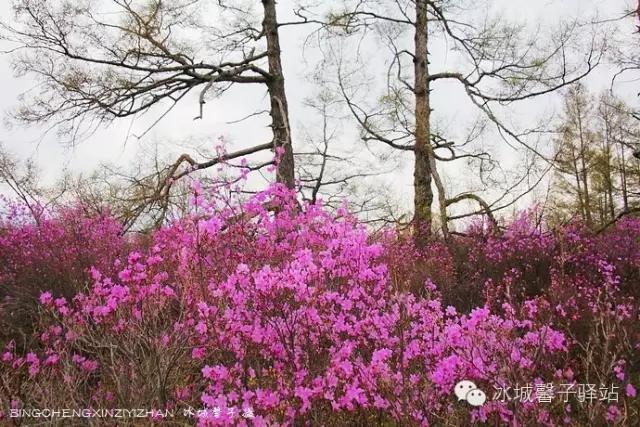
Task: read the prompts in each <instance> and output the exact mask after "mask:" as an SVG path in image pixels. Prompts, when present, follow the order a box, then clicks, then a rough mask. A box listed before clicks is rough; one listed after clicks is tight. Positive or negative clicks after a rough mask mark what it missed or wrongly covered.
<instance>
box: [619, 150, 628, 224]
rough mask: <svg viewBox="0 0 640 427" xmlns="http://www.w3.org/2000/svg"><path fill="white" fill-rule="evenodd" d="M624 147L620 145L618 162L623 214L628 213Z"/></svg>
mask: <svg viewBox="0 0 640 427" xmlns="http://www.w3.org/2000/svg"><path fill="white" fill-rule="evenodd" d="M625 154H626V153H625V150H624V145H622V144H620V154H619V156H620V158H619V160H618V162H619V164H620V182H621V187H622V209H623V210H624V212H628V211H629V192H628V190H627V165H626V159H625Z"/></svg>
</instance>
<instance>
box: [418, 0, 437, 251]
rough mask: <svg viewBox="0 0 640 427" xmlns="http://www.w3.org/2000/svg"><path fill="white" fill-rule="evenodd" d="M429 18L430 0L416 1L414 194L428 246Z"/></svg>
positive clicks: (420, 228) (423, 239)
mask: <svg viewBox="0 0 640 427" xmlns="http://www.w3.org/2000/svg"><path fill="white" fill-rule="evenodd" d="M427 37H428V18H427V1H426V0H418V1H417V2H416V26H415V36H414V41H415V52H414V55H415V56H414V59H413V62H414V93H415V120H416V129H415V149H414V154H415V166H414V171H413V189H414V191H415V196H414V199H413V201H414V217H413V227H414V240H415V242H416V243H417V244H418V245H424V244H425V243H426V242H427V241H428V239H429V237H430V236H431V223H432V216H431V205H432V204H433V190H432V188H431V165H430V162H429V150H430V148H431V146H430V144H431V142H430V138H429V135H430V133H431V130H430V115H431V107H430V105H429V81H428V79H427V76H428V72H429V68H428V67H429V58H428V57H427V56H428V51H427Z"/></svg>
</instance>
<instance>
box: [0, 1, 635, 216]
mask: <svg viewBox="0 0 640 427" xmlns="http://www.w3.org/2000/svg"><path fill="white" fill-rule="evenodd" d="M336 3H339V2H336ZM480 3H482V2H480ZM490 3H492V4H493V8H492V9H491V10H492V12H489V13H493V12H497V11H499V12H500V13H502V14H504V15H505V16H506V17H507V18H509V19H512V20H514V21H517V22H528V23H530V24H537V23H539V24H542V25H550V24H553V23H554V22H556V21H559V20H562V19H571V18H574V17H583V18H585V19H586V18H587V17H592V16H598V18H600V19H606V18H610V17H614V16H618V15H620V14H622V13H623V11H624V10H627V9H628V8H629V7H630V5H631V3H632V1H631V0H604V1H603V0H496V1H491V2H490ZM292 5H293V0H282V1H281V2H279V3H278V13H279V17H280V19H281V20H290V19H294V18H293V17H292V15H291V10H292ZM0 16H2V17H4V18H3V19H4V20H5V21H9V22H10V21H11V11H10V6H9V2H8V1H3V2H2V3H1V4H0ZM306 31H307V30H306V29H305V28H304V27H300V26H292V27H285V28H283V29H282V30H281V34H280V37H281V44H282V55H283V68H284V72H285V78H286V89H287V96H288V98H289V103H290V115H291V118H290V120H291V124H292V132H293V138H294V144H295V140H296V138H298V139H302V138H304V137H305V136H306V135H314V134H317V128H318V126H319V121H318V117H317V115H316V114H315V113H314V112H313V111H312V110H310V109H308V108H305V107H304V105H305V99H307V98H309V97H313V96H314V94H316V93H317V90H318V88H317V87H315V86H314V85H313V84H311V83H310V78H309V76H310V73H312V72H313V71H314V70H315V69H316V67H317V65H318V54H317V52H314V51H313V50H310V49H306V50H304V51H303V49H302V43H303V40H304V37H305V35H306ZM630 36H632V35H630ZM377 48H378V47H377V46H374V45H373V44H372V45H370V46H369V49H370V52H371V55H372V56H373V57H374V60H377V58H375V56H376V55H377V52H379V51H378V50H377ZM440 49H441V50H440V51H439V52H435V53H434V54H433V55H432V61H433V65H432V67H433V68H436V69H437V68H443V69H446V68H447V67H450V66H451V65H454V66H455V64H452V58H453V55H448V52H447V48H446V46H445V47H444V48H440ZM379 60H380V61H384V58H382V57H381V58H379ZM614 72H615V69H614V68H613V67H612V66H610V65H607V64H604V65H603V66H602V67H601V68H600V69H599V70H597V71H596V72H594V73H593V74H592V75H591V76H589V77H588V79H587V80H586V84H587V85H588V86H589V87H590V88H592V89H593V90H596V91H599V90H603V89H606V88H608V87H609V86H610V84H611V78H612V75H613V73H614ZM366 73H367V75H371V76H372V78H374V79H375V78H381V76H380V75H377V74H376V70H375V69H370V70H367V71H366ZM378 74H379V73H378ZM0 81H1V82H2V88H3V96H2V98H1V99H0V111H2V114H3V116H4V117H3V118H4V120H3V122H2V124H1V127H0V142H1V143H2V144H3V145H4V147H5V149H8V150H9V151H10V152H11V153H13V154H14V155H16V156H17V157H19V158H20V159H27V158H30V159H33V160H34V161H35V162H36V163H37V164H38V165H39V167H40V170H41V177H42V181H43V184H45V185H46V184H50V183H53V182H55V181H56V180H57V179H58V178H60V176H61V175H62V174H63V173H64V172H65V171H67V172H71V173H85V174H88V173H91V172H92V171H93V170H95V168H96V167H98V165H99V164H100V163H110V164H114V165H118V166H122V167H127V165H130V164H133V163H135V162H138V161H139V158H140V156H142V157H144V156H145V154H144V153H148V152H152V151H154V150H156V149H157V150H158V152H160V153H161V155H162V156H164V157H165V158H166V159H167V160H170V159H173V158H176V157H177V155H178V154H180V153H182V152H192V151H193V147H192V145H193V144H196V145H199V146H200V147H204V148H205V149H207V147H210V148H211V149H213V147H214V146H215V145H216V144H217V141H218V138H220V137H222V138H224V139H225V141H227V142H228V144H229V149H230V150H233V149H238V148H242V147H246V146H250V145H255V144H259V143H263V142H267V141H268V140H269V139H270V132H269V129H268V127H267V124H268V120H267V119H268V116H262V117H259V118H257V119H255V120H252V121H249V122H244V123H241V124H229V122H232V121H236V120H238V119H240V118H242V117H245V116H247V115H248V114H251V113H252V112H253V111H255V110H256V109H260V107H259V105H265V106H266V102H267V98H266V96H265V95H266V94H265V92H264V90H263V89H262V88H258V89H256V88H255V87H251V88H250V87H246V86H244V87H243V86H237V87H234V88H233V89H231V90H230V91H229V92H228V93H226V94H225V95H224V96H223V97H222V98H221V99H217V100H212V101H209V102H207V104H206V105H205V114H204V117H203V119H202V120H197V121H195V120H193V118H194V117H195V116H196V115H197V114H198V108H199V107H198V101H197V97H196V96H193V97H191V98H186V99H184V100H183V101H182V102H181V103H180V104H179V105H178V106H177V107H176V108H175V109H174V110H173V111H172V112H171V113H170V114H169V115H168V116H167V117H165V118H164V119H163V120H162V121H160V122H159V123H158V124H157V125H156V126H155V127H154V128H153V129H151V130H150V131H149V132H148V133H146V134H145V135H144V137H142V138H140V139H139V138H137V137H136V135H139V134H140V133H142V132H144V131H145V129H147V128H148V125H149V123H150V120H151V118H150V117H136V118H134V119H129V118H128V119H121V120H118V121H115V122H114V123H113V124H111V125H109V126H107V127H105V128H101V129H99V130H98V131H97V132H96V133H95V134H93V135H92V136H91V138H90V139H88V140H86V141H83V142H81V143H79V144H77V145H75V146H73V147H70V146H67V145H63V144H61V143H60V142H59V140H58V138H57V135H56V133H55V130H54V131H51V132H48V133H45V128H42V127H30V128H25V127H23V126H22V125H19V124H16V123H12V122H11V120H10V119H9V112H10V111H11V110H12V109H13V108H15V107H16V105H17V104H18V101H19V97H20V95H21V93H23V92H25V91H28V90H30V89H31V88H32V87H33V86H34V81H33V79H32V78H31V77H30V76H15V75H14V73H13V71H12V69H11V56H10V55H6V54H5V55H0ZM615 90H616V94H617V95H619V96H622V97H623V98H626V99H627V100H628V101H629V102H630V103H632V104H633V103H635V104H637V101H636V99H635V93H637V92H638V89H637V86H634V84H633V82H630V83H627V84H624V83H619V84H618V85H617V86H616V87H615ZM433 97H434V101H433V102H434V105H435V108H436V110H437V115H438V120H439V123H440V124H441V125H443V126H446V127H455V126H456V125H457V124H458V123H460V122H461V121H462V119H464V118H466V117H468V116H469V115H470V114H471V113H472V112H471V110H469V109H468V106H465V102H464V99H463V98H464V95H463V94H462V93H461V92H460V91H459V90H458V89H456V88H455V87H454V86H451V85H448V84H445V85H442V86H438V87H437V88H436V90H435V91H434V95H433ZM559 99H560V98H559V95H553V96H548V97H545V98H543V99H538V100H535V101H532V102H528V103H526V104H525V105H523V106H521V107H519V108H518V109H517V110H515V111H514V112H513V113H512V114H513V118H514V120H520V119H521V121H522V123H525V122H527V121H529V120H535V119H536V118H538V117H542V116H543V115H545V114H549V113H553V112H554V111H556V112H557V109H558V106H559V105H560V104H559ZM247 100H251V102H247ZM635 104H634V105H635ZM152 113H156V114H157V111H156V112H152ZM342 130H343V131H342V132H341V134H340V138H341V140H340V145H341V146H344V147H350V149H352V151H354V150H355V151H356V152H358V151H362V152H363V153H364V150H362V147H361V145H358V144H362V143H361V141H359V140H358V138H357V130H356V129H355V127H353V126H352V125H351V124H347V125H343V127H342ZM500 150H501V151H500ZM499 151H500V156H501V157H503V156H504V160H505V161H508V160H509V158H510V157H509V156H515V154H509V150H508V149H504V148H500V149H499ZM365 155H366V154H363V156H365ZM411 166H412V162H411V157H410V156H407V155H405V156H404V157H402V158H400V159H399V160H398V161H397V163H394V164H393V166H392V169H393V170H392V171H391V172H390V173H389V174H387V175H385V177H384V178H382V179H383V181H384V182H386V183H390V185H392V186H394V188H395V190H396V191H394V193H395V195H396V197H398V199H399V200H403V201H404V202H405V203H406V206H407V208H408V206H410V203H407V201H410V200H411V195H412V188H411V184H412V183H411V177H412V169H411ZM387 169H388V168H387ZM444 175H445V182H446V184H447V187H448V189H450V191H451V192H455V191H460V190H458V187H460V185H459V184H460V183H461V182H464V181H465V179H466V177H467V176H468V174H467V173H466V172H465V171H464V170H463V169H462V168H461V167H459V166H455V167H450V166H447V167H446V168H445V171H444ZM530 202H531V200H529V201H528V202H527V203H530Z"/></svg>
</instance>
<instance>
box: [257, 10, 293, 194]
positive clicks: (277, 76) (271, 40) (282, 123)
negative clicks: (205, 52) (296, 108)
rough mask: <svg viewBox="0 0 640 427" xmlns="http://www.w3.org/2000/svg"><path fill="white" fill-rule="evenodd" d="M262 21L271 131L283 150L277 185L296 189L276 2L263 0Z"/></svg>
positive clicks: (277, 145)
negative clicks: (267, 69) (267, 65)
mask: <svg viewBox="0 0 640 427" xmlns="http://www.w3.org/2000/svg"><path fill="white" fill-rule="evenodd" d="M262 6H263V8H264V20H263V22H262V29H263V31H264V33H265V35H266V38H267V57H268V60H269V74H270V77H269V80H268V82H267V89H268V91H269V98H270V100H271V113H270V114H271V128H272V130H273V140H274V146H275V147H276V149H278V148H279V149H280V150H282V155H281V157H280V161H279V163H278V167H277V171H276V176H277V178H276V179H277V182H280V183H282V184H285V185H286V186H287V187H289V188H293V187H294V185H295V173H294V160H293V147H292V144H291V127H290V126H289V106H288V103H287V96H286V93H285V89H284V74H283V73H282V62H281V58H280V38H279V36H278V19H277V15H276V2H275V0H262Z"/></svg>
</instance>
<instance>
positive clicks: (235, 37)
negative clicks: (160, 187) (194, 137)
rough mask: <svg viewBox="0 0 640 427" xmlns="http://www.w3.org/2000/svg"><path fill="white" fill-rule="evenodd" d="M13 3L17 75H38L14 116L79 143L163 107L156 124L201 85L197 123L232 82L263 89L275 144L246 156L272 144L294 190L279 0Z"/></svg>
mask: <svg viewBox="0 0 640 427" xmlns="http://www.w3.org/2000/svg"><path fill="white" fill-rule="evenodd" d="M258 4H260V6H261V11H256V10H255V9H256V7H255V6H257V5H258ZM13 9H14V12H15V19H14V20H12V21H9V22H5V23H3V24H2V29H3V32H2V38H3V39H4V41H5V42H7V43H8V44H9V46H10V48H9V50H10V52H11V53H12V55H13V65H14V68H15V70H16V72H17V73H18V75H30V76H32V77H35V78H36V79H37V85H36V86H35V88H34V89H32V90H30V91H28V92H27V93H25V94H24V96H23V102H22V105H21V106H20V108H19V109H18V110H17V111H16V113H15V118H16V119H18V120H19V121H21V122H23V123H44V122H47V123H51V122H53V125H54V126H55V127H57V129H58V131H59V132H60V133H61V134H62V135H65V136H66V137H68V139H69V140H70V141H76V140H77V139H78V138H80V137H81V136H83V135H86V134H91V132H92V131H93V130H95V129H96V127H97V126H99V125H101V124H104V123H108V122H111V121H113V120H114V119H117V118H123V117H132V116H136V115H140V114H144V113H154V112H156V111H157V109H156V107H161V108H164V110H163V112H161V113H160V114H159V115H157V117H156V118H155V119H154V121H153V124H155V123H157V122H158V121H159V120H161V119H162V118H163V117H165V115H166V114H167V113H168V112H169V111H170V110H171V109H172V108H173V107H174V106H175V105H177V104H178V103H179V102H180V101H182V100H183V99H185V97H186V96H187V95H188V94H190V93H191V92H193V91H194V90H198V91H199V94H198V103H199V106H198V109H199V114H198V115H197V116H196V119H200V118H202V116H203V114H204V105H205V103H206V100H207V99H208V98H209V97H211V96H220V95H222V94H223V93H224V92H225V91H227V90H228V89H229V88H230V87H231V86H232V85H234V84H252V85H256V84H257V85H264V86H265V87H266V90H267V92H268V95H269V100H270V109H269V112H270V115H271V119H272V120H271V128H272V131H273V140H272V141H270V142H267V143H264V144H259V145H255V146H253V147H251V148H246V149H245V150H243V151H242V152H243V154H250V153H253V152H257V151H261V150H266V149H273V148H275V149H276V150H277V151H279V152H280V154H279V155H280V161H279V163H278V167H277V180H278V181H279V182H282V183H284V184H286V185H287V186H289V187H293V186H294V159H293V149H292V146H291V144H292V136H291V129H290V126H289V110H288V102H287V97H286V93H285V81H284V73H283V70H282V62H281V51H280V42H279V23H278V18H277V14H276V2H275V0H262V1H261V2H260V3H258V2H255V1H238V2H226V1H222V0H220V1H217V2H205V1H203V0H172V1H166V0H104V1H86V0H80V1H76V2H68V1H62V0H53V1H51V0H49V1H47V0H14V2H13ZM260 18H261V20H260ZM153 124H152V125H151V126H153ZM145 133H146V132H145ZM217 162H218V159H212V160H211V161H205V162H195V161H193V160H192V159H191V158H190V156H188V155H184V156H181V157H180V159H179V160H178V161H177V162H176V163H175V165H177V166H176V167H175V168H174V170H173V172H175V174H169V175H168V176H166V177H165V178H167V179H171V178H176V177H177V176H180V175H181V173H180V171H181V170H182V169H180V170H179V166H182V165H183V164H188V165H189V166H190V168H191V169H203V168H207V167H210V166H212V165H214V164H216V163H217Z"/></svg>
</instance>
